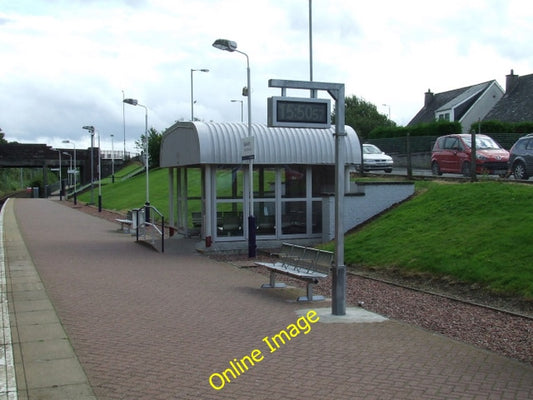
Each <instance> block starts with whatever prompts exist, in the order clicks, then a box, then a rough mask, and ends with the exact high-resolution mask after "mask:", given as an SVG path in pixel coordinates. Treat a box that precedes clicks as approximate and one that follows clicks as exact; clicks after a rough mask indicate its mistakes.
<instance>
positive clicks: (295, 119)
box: [268, 96, 331, 129]
mask: <svg viewBox="0 0 533 400" xmlns="http://www.w3.org/2000/svg"><path fill="white" fill-rule="evenodd" d="M268 126H270V127H286V128H320V129H328V128H329V127H330V126H331V102H330V100H329V99H316V98H305V97H286V96H274V97H269V98H268Z"/></svg>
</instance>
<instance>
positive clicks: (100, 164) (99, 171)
mask: <svg viewBox="0 0 533 400" xmlns="http://www.w3.org/2000/svg"><path fill="white" fill-rule="evenodd" d="M100 154H101V152H100V132H98V212H102V158H101V156H100Z"/></svg>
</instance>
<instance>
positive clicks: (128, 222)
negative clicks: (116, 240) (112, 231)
mask: <svg viewBox="0 0 533 400" xmlns="http://www.w3.org/2000/svg"><path fill="white" fill-rule="evenodd" d="M115 221H117V222H118V223H119V224H120V230H121V231H122V232H125V233H129V232H130V229H131V226H132V225H133V221H132V220H131V219H121V218H115ZM124 227H126V229H124Z"/></svg>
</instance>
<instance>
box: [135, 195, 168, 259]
mask: <svg viewBox="0 0 533 400" xmlns="http://www.w3.org/2000/svg"><path fill="white" fill-rule="evenodd" d="M151 210H153V211H154V212H155V214H157V215H158V216H159V217H160V219H161V229H159V226H158V225H157V224H156V223H155V221H154V220H153V219H152V218H151V215H152V213H151V212H150V211H151ZM132 211H133V212H134V214H135V217H134V218H135V235H136V240H137V241H139V230H140V229H141V226H142V227H143V230H144V237H145V239H146V234H147V231H148V229H146V228H147V227H152V228H153V230H154V231H156V232H157V234H158V235H159V236H161V252H162V253H164V252H165V217H164V215H163V214H161V213H160V212H159V210H158V209H157V208H155V207H154V206H151V205H144V206H143V207H140V208H134V209H133V210H132ZM141 214H142V219H141V218H139V216H140V215H141ZM152 239H153V240H154V241H155V238H153V237H152Z"/></svg>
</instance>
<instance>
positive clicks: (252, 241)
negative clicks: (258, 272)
mask: <svg viewBox="0 0 533 400" xmlns="http://www.w3.org/2000/svg"><path fill="white" fill-rule="evenodd" d="M235 51H236V52H237V53H241V54H243V55H244V56H246V81H247V87H248V89H247V91H246V95H247V96H248V137H249V138H250V139H251V138H252V87H251V82H250V81H251V80H250V59H249V58H248V54H246V53H243V52H242V51H239V50H235ZM254 152H255V150H254ZM249 175H250V188H249V189H250V191H249V201H250V203H249V204H250V206H249V207H250V209H249V216H248V257H250V258H253V257H255V256H256V247H257V246H256V237H255V234H256V232H255V231H256V224H255V216H254V160H253V158H251V159H250V165H249Z"/></svg>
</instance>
